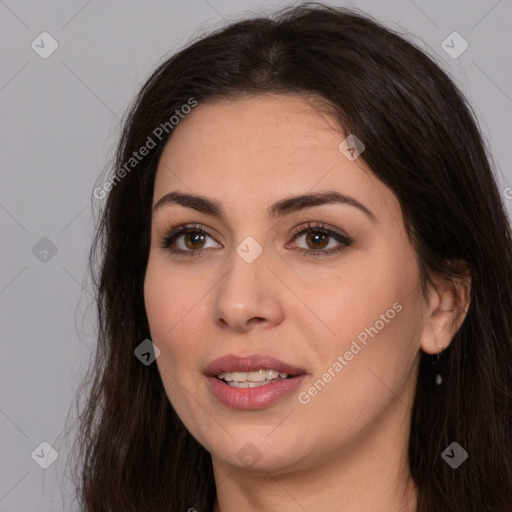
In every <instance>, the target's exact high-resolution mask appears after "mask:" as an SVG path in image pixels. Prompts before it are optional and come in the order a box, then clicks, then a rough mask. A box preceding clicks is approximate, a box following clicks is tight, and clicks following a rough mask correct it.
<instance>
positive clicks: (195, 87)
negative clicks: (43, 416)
mask: <svg viewBox="0 0 512 512" xmlns="http://www.w3.org/2000/svg"><path fill="white" fill-rule="evenodd" d="M259 93H281V94H298V95H302V96H309V95H314V96H316V97H320V98H322V99H323V100H325V101H326V102H327V104H329V105H331V106H332V107H333V113H334V115H335V116H336V118H337V120H338V121H339V122H340V124H341V126H343V127H344V128H345V132H346V133H352V134H355V135H356V136H357V137H358V138H359V139H360V140H361V141H363V143H364V144H365V146H366V149H365V151H364V153H363V154H362V155H361V157H360V158H362V159H363V160H364V161H365V163H366V164H367V165H368V167H369V168H370V169H371V170H372V171H373V173H374V174H375V175H376V176H377V177H378V178H379V179H380V180H381V181H382V182H383V183H384V184H386V185H387V186H388V187H389V188H390V189H391V190H392V191H393V192H394V194H396V196H397V198H398V199H399V201H400V205H401V208H402V213H403V217H404V219H405V222H406V226H407V230H408V234H409V236H410V239H411V242H412V243H413V246H414V247H415V250H416V252H417V256H418V261H419V263H420V269H421V273H422V285H423V286H424V285H425V283H426V282H427V281H428V276H429V273H431V272H433V271H436V272H441V273H444V274H447V275H449V276H452V277H453V276H461V274H460V272H459V271H458V269H457V268H456V266H455V265H454V264H453V262H456V261H459V262H460V261H461V260H462V261H464V262H466V263H467V266H468V267H469V270H470V272H471V276H472V284H471V303H470V307H469V311H468V313H467V316H466V319H465V321H464V323H463V324H462V326H461V328H460V329H459V331H458V332H457V334H456V335H455V337H454V339H453V341H452V343H451V345H450V346H449V348H448V349H447V350H445V351H444V352H443V354H442V357H441V360H440V361H439V367H440V370H441V373H442V375H443V384H442V385H441V386H437V385H436V384H435V383H434V378H433V375H432V370H431V368H432V364H431V363H432V357H431V356H428V355H427V354H424V353H423V354H422V356H421V361H420V370H419V377H418V384H417V390H416V396H415V403H414V407H413V411H412V417H411V435H410V441H409V465H410V471H411V474H412V477H413V479H414V481H415V483H416V484H417V487H418V490H419V494H418V512H434V511H435V512H483V511H484V510H485V511H487V512H507V511H508V512H510V511H511V510H512V493H511V483H512V450H511V440H512V428H511V427H512V425H511V422H512V411H511V403H512V401H511V390H512V332H511V326H512V258H511V255H512V244H511V230H510V225H509V220H508V218H507V215H506V213H505V209H504V206H503V203H502V199H501V197H500V194H499V192H498V189H497V185H496V182H495V178H494V177H493V173H492V170H491V166H490V163H489V162H490V157H489V155H488V154H487V150H486V148H485V146H484V143H483V142H482V136H481V134H480V131H479V128H478V125H477V123H476V120H475V116H474V114H473V113H472V110H471V108H470V106H469V105H468V104H467V102H466V100H465V98H464V97H463V96H462V94H461V93H460V92H459V91H458V89H457V88H456V86H455V85H454V83H453V82H452V80H451V79H450V78H449V77H448V76H447V74H446V73H445V72H443V71H442V70H441V69H440V67H439V66H438V65H437V64H436V63H435V62H434V61H433V59H432V58H431V57H429V56H427V54H426V53H424V52H423V51H422V50H420V49H418V48H417V47H416V46H415V45H414V44H412V43H410V42H408V41H406V40H405V38H403V37H402V36H400V35H398V34H396V33H394V32H393V31H391V30H389V29H387V28H385V27H383V26H382V25H380V24H379V23H377V22H375V21H374V20H372V19H371V18H369V17H368V16H366V15H363V14H360V13H359V12H358V11H353V10H352V11H351V10H346V9H341V8H329V7H325V6H322V5H320V4H308V5H302V6H299V7H293V8H287V9H284V10H282V11H280V12H279V13H277V14H275V15H273V16H268V17H253V18H250V19H244V20H242V21H238V22H233V23H231V24H229V25H228V26H226V27H223V28H222V29H219V30H216V31H215V32H213V33H211V34H209V35H208V36H206V37H203V38H201V39H200V40H197V41H196V42H194V43H193V44H190V45H188V46H187V47H186V48H184V49H183V50H181V51H179V52H178V53H177V54H175V55H174V56H172V57H171V58H169V59H168V60H166V61H165V62H164V63H163V64H161V65H160V66H159V67H158V69H156V71H155V72H154V73H153V74H152V76H151V77H150V78H149V79H148V80H147V82H146V84H145V85H144V86H143V88H142V90H141V91H140V93H139V95H138V97H137V98H136V101H135V102H134V105H133V107H132V108H131V111H130V112H129V115H128V116H127V119H126V121H125V124H124V129H123V133H122V136H121V138H120V142H119V146H118V149H117V154H116V162H115V164H116V165H115V169H114V171H113V172H117V170H118V169H120V168H121V167H122V166H123V165H125V164H126V162H127V161H129V159H130V157H132V155H133V152H134V151H137V150H138V149H139V148H140V147H142V146H143V145H145V144H146V142H147V138H148V137H149V136H151V134H152V133H153V131H154V130H155V128H156V127H158V126H159V125H161V123H165V122H168V121H169V118H170V116H171V115H173V113H174V112H175V110H176V109H180V108H181V107H182V106H183V105H184V104H186V103H187V102H188V101H189V100H190V98H194V99H195V100H196V101H197V102H198V103H199V104H201V102H205V101H214V100H215V99H218V98H222V97H233V96H236V95H239V94H259ZM169 136H172V130H169V134H168V135H166V136H165V137H162V140H158V143H157V145H156V147H155V148H153V149H152V150H151V151H150V153H149V154H148V155H147V156H145V157H144V158H143V159H142V160H141V161H140V162H139V163H138V164H137V166H136V167H135V168H134V169H133V170H130V172H128V173H126V175H125V176H124V177H123V178H122V179H120V180H117V181H116V182H115V183H114V186H113V187H112V190H111V191H110V193H109V195H108V197H107V198H106V199H105V201H104V204H103V205H102V206H104V208H103V210H102V217H101V221H100V223H99V224H98V228H97V232H96V236H95V240H94V246H93V248H92V250H91V256H90V268H91V272H92V275H93V277H94V283H95V285H96V287H97V305H98V315H99V327H98V330H99V332H98V346H97V352H96V357H95V360H94V364H93V365H92V366H91V369H90V373H89V374H88V377H87V379H86V381H84V384H83V386H84V389H85V386H86V385H87V402H86V404H85V407H84V409H83V411H82V413H81V415H80V429H79V436H78V437H77V444H76V447H77V452H78V459H77V467H79V468H80V477H79V483H78V484H77V486H78V487H79V489H78V496H79V501H80V503H81V506H82V507H83V510H85V511H87V512H100V511H102V512H104V511H111V512H120V511H123V512H126V511H136V512H144V511H156V510H158V511H164V510H166V511H167V510H169V511H179V510H180V511H181V510H188V509H189V508H191V507H194V508H195V509H197V510H199V511H202V512H203V511H204V512H206V511H210V510H211V509H212V506H213V503H214V500H215V496H216V490H215V482H214V478H213V473H212V465H211V459H210V455H209V453H208V452H207V451H206V450H205V449H204V448H203V447H202V446H201V445H200V444H198V442H197V441H196V440H195V439H194V438H193V437H192V436H191V435H190V434H189V432H188V431H187V430H186V428H185V427H184V425H183V424H182V423H181V421H180V420H179V418H178V417H177V415H176V413H175V412H174V410H173V407H172V406H171V404H170V403H169V400H168V398H167V396H166V393H165V390H164V388H163V385H162V381H161V378H160V375H159V372H158V369H157V366H156V364H152V365H150V366H145V365H143V364H141V363H140V361H139V360H138V359H137V358H136V357H134V353H133V351H134V349H135V348H136V347H137V346H138V345H139V344H140V343H141V342H142V340H144V339H146V338H150V332H149V327H148V322H147V317H146V312H145V307H144V298H143V283H144V275H145V269H146V264H147V260H148V254H149V243H150V225H151V205H152V197H153V185H154V179H155V172H156V168H157V164H158V161H159V158H160V155H161V152H162V149H163V147H164V145H165V143H166V141H167V140H168V137H169ZM153 138H154V139H155V137H153ZM453 441H456V442H457V443H459V444H460V445H461V446H462V447H464V448H465V450H466V451H467V452H468V454H469V457H468V459H467V460H466V461H465V462H464V463H463V464H462V465H461V466H460V467H458V468H457V469H452V468H451V467H450V466H449V465H448V464H447V463H446V462H445V461H444V460H442V458H441V453H442V451H443V450H444V449H445V448H446V447H447V446H448V445H449V444H450V443H452V442H453Z"/></svg>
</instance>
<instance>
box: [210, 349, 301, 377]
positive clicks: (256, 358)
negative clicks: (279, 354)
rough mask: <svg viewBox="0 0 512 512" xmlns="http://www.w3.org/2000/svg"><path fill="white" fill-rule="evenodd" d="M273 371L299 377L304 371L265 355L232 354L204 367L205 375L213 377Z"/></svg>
mask: <svg viewBox="0 0 512 512" xmlns="http://www.w3.org/2000/svg"><path fill="white" fill-rule="evenodd" d="M261 369H264V370H275V371H277V372H285V373H287V374H288V375H299V374H301V373H305V370H304V369H302V368H298V367H295V366H292V365H290V364H287V363H285V362H283V361H280V360H279V359H276V358H275V357H270V356H266V355H260V354H255V355H250V356H235V355H232V354H229V355H226V356H223V357H219V358H218V359H215V360H214V361H212V362H211V363H210V364H209V365H208V366H207V367H206V371H205V373H206V375H209V376H210V377H214V376H216V375H219V374H220V373H224V372H253V371H257V370H261Z"/></svg>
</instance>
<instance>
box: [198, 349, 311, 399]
mask: <svg viewBox="0 0 512 512" xmlns="http://www.w3.org/2000/svg"><path fill="white" fill-rule="evenodd" d="M260 369H266V370H275V371H278V372H286V373H287V374H288V375H293V377H292V378H289V379H284V380H277V381H276V382H271V383H270V384H265V385H264V386H258V387H255V388H234V387H231V386H229V385H228V384H226V383H225V382H224V381H222V380H220V379H218V378H217V375H218V374H219V373H223V372H236V371H238V372H250V371H256V370H260ZM205 374H206V376H207V379H208V384H209V388H210V391H211V392H212V394H213V395H214V396H215V398H217V400H219V401H220V402H221V403H223V404H224V405H226V406H228V407H231V408H233V409H263V408H265V407H268V406H269V405H271V404H273V403H275V402H277V401H279V400H281V399H282V398H284V397H285V396H286V395H289V394H290V393H291V392H293V391H295V390H296V389H297V388H298V387H299V386H300V384H301V383H302V382H303V381H304V379H305V378H306V372H305V370H303V369H302V368H297V367H294V366H291V365H289V364H287V363H284V362H283V361H280V360H279V359H275V358H273V357H269V356H264V355H252V356H247V357H238V356H234V355H227V356H224V357H221V358H219V359H215V360H214V361H212V362H211V363H210V364H209V365H208V366H207V368H206V371H205Z"/></svg>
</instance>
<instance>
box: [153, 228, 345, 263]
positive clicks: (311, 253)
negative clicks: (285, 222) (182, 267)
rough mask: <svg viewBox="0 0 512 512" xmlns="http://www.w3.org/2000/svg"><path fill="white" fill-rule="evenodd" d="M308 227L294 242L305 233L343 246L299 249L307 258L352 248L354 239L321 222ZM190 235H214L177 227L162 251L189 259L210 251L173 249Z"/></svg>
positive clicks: (296, 233)
mask: <svg viewBox="0 0 512 512" xmlns="http://www.w3.org/2000/svg"><path fill="white" fill-rule="evenodd" d="M306 226H307V227H304V225H301V226H299V227H298V228H297V229H296V230H294V233H293V236H292V241H295V240H297V238H300V237H301V236H302V235H304V234H305V233H310V232H313V233H320V234H322V235H326V236H329V237H331V238H334V239H336V240H337V241H338V242H340V243H341V244H342V245H341V246H340V247H336V248H334V249H328V250H326V249H299V251H300V252H304V253H306V255H307V256H330V255H332V254H334V253H338V252H341V251H343V250H344V249H346V248H347V247H350V245H352V242H353V239H352V237H350V236H348V235H345V234H343V233H340V232H337V231H334V230H332V229H329V228H326V227H325V225H324V224H323V223H321V222H314V223H310V222H307V223H306ZM189 233H195V234H201V235H206V236H209V237H210V238H213V237H212V235H211V234H210V233H209V232H208V231H207V230H205V229H204V228H203V227H202V226H200V225H199V224H184V225H180V226H177V227H175V228H173V229H171V230H169V231H168V232H167V233H166V234H165V235H164V236H163V237H162V240H161V245H160V247H161V248H162V249H167V250H168V251H169V252H171V253H173V254H177V255H180V256H188V257H195V256H200V255H201V254H202V253H203V252H206V251H207V250H208V249H203V250H201V249H199V250H189V251H184V250H182V249H172V248H171V246H172V244H173V243H174V242H175V240H176V239H177V238H179V237H180V236H182V235H187V234H189Z"/></svg>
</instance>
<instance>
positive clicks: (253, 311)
mask: <svg viewBox="0 0 512 512" xmlns="http://www.w3.org/2000/svg"><path fill="white" fill-rule="evenodd" d="M230 264H231V267H230V270H228V271H227V273H226V274H225V277H224V278H222V279H221V281H220V283H219V285H218V286H217V287H216V288H215V295H214V304H213V315H214V317H213V318H214V322H215V323H216V325H218V326H219V327H221V328H223V329H232V330H234V331H237V332H247V331H249V330H250V329H252V328H254V327H255V326H258V325H259V326H260V327H261V328H268V327H272V326H276V325H278V324H279V323H281V322H282V321H283V318H284V308H283V302H282V300H281V297H282V296H283V294H284V293H285V291H284V290H283V284H282V282H281V281H279V279H277V278H276V276H275V275H274V273H273V272H271V271H270V269H269V268H267V265H269V266H271V263H270V262H269V261H268V259H267V258H266V257H265V251H264V252H263V253H262V254H261V255H260V256H259V257H258V258H257V259H256V260H255V261H253V262H252V263H248V262H246V261H245V260H244V259H243V258H242V257H240V256H239V255H238V254H237V253H236V252H234V253H233V257H232V258H231V260H230Z"/></svg>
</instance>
